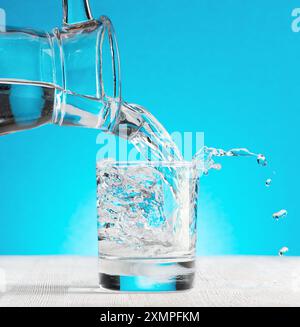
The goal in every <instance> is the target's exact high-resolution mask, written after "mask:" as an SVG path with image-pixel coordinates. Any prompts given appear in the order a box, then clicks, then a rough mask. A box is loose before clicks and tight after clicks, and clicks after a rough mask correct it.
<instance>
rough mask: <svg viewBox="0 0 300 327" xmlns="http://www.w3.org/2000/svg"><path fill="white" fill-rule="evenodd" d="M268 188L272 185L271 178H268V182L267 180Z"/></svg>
mask: <svg viewBox="0 0 300 327" xmlns="http://www.w3.org/2000/svg"><path fill="white" fill-rule="evenodd" d="M265 184H266V187H270V185H271V184H272V179H271V178H268V179H267V180H266V183H265Z"/></svg>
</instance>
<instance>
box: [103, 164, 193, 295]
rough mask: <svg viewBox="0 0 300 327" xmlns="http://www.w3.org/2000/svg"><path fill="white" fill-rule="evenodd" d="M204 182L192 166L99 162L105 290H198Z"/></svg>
mask: <svg viewBox="0 0 300 327" xmlns="http://www.w3.org/2000/svg"><path fill="white" fill-rule="evenodd" d="M198 182H199V178H198V174H197V169H196V167H195V165H194V164H193V163H189V162H151V161H149V162H116V161H113V160H109V159H107V160H101V161H99V162H98V163H97V212H98V240H99V278H100V286H101V287H103V288H106V289H110V290H117V291H180V290H187V289H190V288H192V286H193V281H194V275H195V255H196V237H197V233H196V221H197V195H198Z"/></svg>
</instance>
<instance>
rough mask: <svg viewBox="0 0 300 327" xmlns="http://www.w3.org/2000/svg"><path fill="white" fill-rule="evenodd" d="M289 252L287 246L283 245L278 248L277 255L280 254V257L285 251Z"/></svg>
mask: <svg viewBox="0 0 300 327" xmlns="http://www.w3.org/2000/svg"><path fill="white" fill-rule="evenodd" d="M288 252H289V248H288V247H286V246H284V247H283V248H281V249H280V250H279V252H278V255H279V256H280V257H282V256H284V255H285V254H286V253H288Z"/></svg>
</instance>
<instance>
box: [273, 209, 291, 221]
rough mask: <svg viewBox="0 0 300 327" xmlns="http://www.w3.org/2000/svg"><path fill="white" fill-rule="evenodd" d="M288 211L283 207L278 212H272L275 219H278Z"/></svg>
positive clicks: (283, 216)
mask: <svg viewBox="0 0 300 327" xmlns="http://www.w3.org/2000/svg"><path fill="white" fill-rule="evenodd" d="M287 214H288V212H287V211H286V210H285V209H282V210H280V211H278V212H275V213H273V218H274V219H275V220H279V219H281V218H285V217H286V216H287Z"/></svg>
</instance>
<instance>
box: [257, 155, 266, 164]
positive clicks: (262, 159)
mask: <svg viewBox="0 0 300 327" xmlns="http://www.w3.org/2000/svg"><path fill="white" fill-rule="evenodd" d="M257 163H258V164H259V165H260V166H263V167H265V166H266V165H267V159H266V157H265V156H264V155H263V154H259V155H258V156H257Z"/></svg>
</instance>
